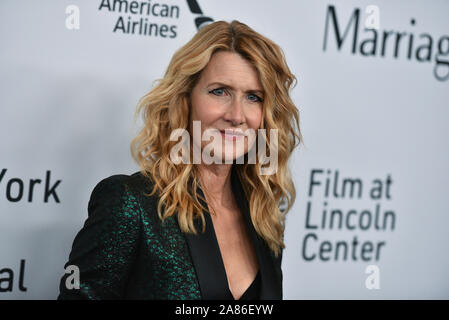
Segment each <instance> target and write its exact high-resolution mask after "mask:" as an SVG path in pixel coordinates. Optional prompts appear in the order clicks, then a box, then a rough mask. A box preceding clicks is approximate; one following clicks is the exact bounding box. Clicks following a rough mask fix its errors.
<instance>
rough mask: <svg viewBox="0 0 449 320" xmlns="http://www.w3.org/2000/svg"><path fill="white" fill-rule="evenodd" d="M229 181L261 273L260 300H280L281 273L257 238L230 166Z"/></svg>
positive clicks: (237, 178)
mask: <svg viewBox="0 0 449 320" xmlns="http://www.w3.org/2000/svg"><path fill="white" fill-rule="evenodd" d="M232 168H233V169H232V173H231V181H232V190H233V192H234V196H235V198H236V201H237V203H238V205H239V207H240V210H242V213H243V216H244V217H245V221H246V225H247V227H248V230H249V233H250V235H251V239H252V242H253V244H254V248H255V250H256V254H257V260H258V262H259V268H260V273H261V279H262V283H261V292H260V299H261V300H278V299H282V276H281V271H280V270H277V269H276V264H275V262H274V258H273V257H272V255H271V252H270V248H269V247H268V245H267V244H266V242H265V240H264V239H263V238H262V237H260V236H259V234H258V233H257V231H256V229H255V228H254V225H253V223H252V221H251V214H250V209H249V204H248V200H247V199H246V198H245V193H244V190H243V187H242V185H241V182H240V179H239V177H238V175H237V172H236V170H235V168H234V166H232Z"/></svg>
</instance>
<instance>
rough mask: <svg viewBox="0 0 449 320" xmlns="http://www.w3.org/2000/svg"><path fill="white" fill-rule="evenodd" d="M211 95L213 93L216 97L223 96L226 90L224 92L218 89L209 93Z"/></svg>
mask: <svg viewBox="0 0 449 320" xmlns="http://www.w3.org/2000/svg"><path fill="white" fill-rule="evenodd" d="M209 93H213V94H215V95H216V96H221V95H223V93H224V90H223V88H217V89H214V90H211V91H209Z"/></svg>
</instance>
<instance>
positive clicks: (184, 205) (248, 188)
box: [58, 21, 302, 299]
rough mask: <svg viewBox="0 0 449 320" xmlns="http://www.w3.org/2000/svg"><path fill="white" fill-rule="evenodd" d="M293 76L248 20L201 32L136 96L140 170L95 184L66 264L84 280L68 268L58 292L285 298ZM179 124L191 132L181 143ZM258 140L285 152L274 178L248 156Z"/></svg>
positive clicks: (295, 135)
mask: <svg viewBox="0 0 449 320" xmlns="http://www.w3.org/2000/svg"><path fill="white" fill-rule="evenodd" d="M295 80H296V78H295V77H294V75H293V74H292V73H291V72H290V70H289V68H288V66H287V64H286V62H285V58H284V55H283V53H282V50H281V49H280V48H279V47H278V46H277V45H276V44H275V43H273V42H272V41H270V40H269V39H267V38H265V37H264V36H262V35H260V34H258V33H256V32H255V31H253V30H252V29H251V28H249V27H248V26H247V25H245V24H243V23H240V22H238V21H232V22H231V23H227V22H224V21H218V22H215V23H212V24H209V25H207V26H205V27H203V28H201V29H200V30H199V31H198V33H197V34H196V35H195V36H194V37H193V38H192V39H191V40H190V41H189V42H188V43H187V44H185V45H184V46H183V47H182V48H181V49H179V50H178V51H177V52H176V53H175V54H174V56H173V58H172V60H171V62H170V64H169V66H168V68H167V71H166V73H165V75H164V77H163V79H161V80H160V82H159V83H158V84H157V86H156V87H154V88H153V89H152V90H151V91H150V92H149V93H148V94H146V95H145V96H144V97H143V98H142V99H141V100H140V101H139V106H138V109H137V112H136V115H137V114H139V113H140V112H141V111H143V119H144V128H143V129H142V130H141V131H140V132H139V134H138V135H137V136H136V137H135V138H134V139H133V141H132V143H131V152H132V155H133V157H134V159H135V160H136V162H137V163H139V165H140V167H141V170H140V171H138V172H136V173H134V174H132V175H113V176H110V177H108V178H105V179H103V180H102V181H100V182H99V183H98V184H97V185H96V186H95V188H94V190H93V191H92V194H91V198H90V201H89V205H88V212H89V216H88V218H87V220H86V222H85V224H84V226H83V228H82V229H81V231H80V232H79V233H78V234H77V236H76V237H75V240H74V242H73V247H72V251H71V253H70V256H69V261H68V262H67V264H66V265H65V266H66V267H67V266H69V265H75V266H77V267H78V268H79V270H80V288H79V289H68V288H67V286H66V280H67V276H68V275H65V276H64V277H63V278H62V279H61V284H60V294H59V297H58V299H282V270H281V259H282V250H283V248H284V247H285V246H284V243H283V232H284V220H285V214H286V212H288V210H290V208H291V206H292V204H293V202H294V200H295V188H294V185H293V183H292V179H291V176H290V173H289V170H288V166H287V162H288V159H289V157H290V155H291V153H292V151H293V149H294V148H295V147H296V146H297V145H298V143H299V142H301V141H302V136H301V133H300V130H299V116H298V110H297V109H296V107H295V105H294V104H293V102H292V100H291V98H290V96H289V91H290V89H291V87H292V85H293V82H294V81H295ZM198 124H199V125H200V128H199V127H198ZM175 129H185V131H184V133H185V132H187V133H188V134H189V139H187V140H183V143H182V144H180V143H178V139H173V132H174V131H175ZM259 129H260V130H259ZM195 130H196V131H195ZM198 130H199V131H198ZM262 130H266V131H265V133H266V134H265V133H264V132H263V131H262ZM270 131H272V132H277V135H274V136H273V135H271V132H270ZM251 132H256V135H252V134H251ZM199 133H200V136H201V137H204V136H203V134H205V133H209V134H211V135H210V136H209V139H204V140H201V138H200V139H196V138H195V137H196V136H198V134H199ZM206 137H207V136H206ZM211 137H213V138H211ZM273 137H275V138H277V141H274V138H273ZM221 138H223V139H221ZM256 138H257V139H256ZM256 140H257V143H256ZM234 142H235V146H234ZM226 144H227V145H228V146H229V145H230V144H231V145H232V146H233V148H231V149H229V148H228V149H226V147H225V145H226ZM180 145H181V146H182V148H181V151H182V152H188V153H187V157H186V156H185V154H184V155H183V157H182V161H179V160H180V159H181V158H180V157H178V158H176V157H174V155H176V154H177V155H178V156H179V152H178V153H177V152H174V150H178V151H179V148H178V149H176V148H175V147H179V146H180ZM190 145H192V148H191V149H190V148H189V146H190ZM273 146H274V147H275V148H273ZM211 147H212V150H213V152H212V154H211V153H207V152H206V153H207V154H208V155H209V156H210V157H209V160H208V161H199V162H198V161H197V160H198V158H196V160H195V157H198V155H201V156H202V157H200V158H201V159H200V160H203V158H204V156H205V154H204V152H203V151H205V150H209V151H210V150H211ZM207 148H209V149H207ZM254 148H257V150H258V152H259V150H265V149H264V148H270V149H269V150H270V156H271V153H272V152H275V154H277V158H276V159H275V160H276V161H277V162H276V164H277V166H276V168H275V170H272V172H271V173H270V174H261V172H262V170H261V169H262V167H263V164H265V163H262V161H260V159H256V161H252V162H251V161H250V160H251V159H250V157H249V154H250V152H249V151H251V150H255V149H254ZM217 150H218V151H217ZM276 152H277V153H276ZM252 154H253V153H252ZM210 159H212V160H214V161H212V162H211V161H210ZM238 159H240V160H244V161H243V163H240V164H239V161H237V160H238ZM221 160H223V161H221ZM245 161H246V162H245ZM223 162H224V163H223ZM233 162H235V163H233ZM240 162H241V161H240ZM282 204H287V208H286V210H284V211H282V210H281V209H280V206H281V205H282Z"/></svg>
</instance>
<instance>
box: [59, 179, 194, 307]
mask: <svg viewBox="0 0 449 320" xmlns="http://www.w3.org/2000/svg"><path fill="white" fill-rule="evenodd" d="M150 190H151V184H150V182H149V181H148V179H147V178H145V177H144V176H143V175H142V174H141V173H140V172H136V173H134V174H132V175H113V176H110V177H108V178H105V179H103V180H101V181H100V182H99V183H98V184H97V185H96V186H95V188H94V190H93V191H92V194H91V197H90V200H89V204H88V218H87V219H86V221H85V223H84V226H83V228H82V229H81V230H80V231H79V232H78V234H77V235H76V237H75V239H74V241H73V245H72V250H71V252H70V255H69V259H68V261H67V263H66V264H65V266H64V267H65V268H66V267H67V266H69V265H76V266H77V267H78V268H79V270H80V289H68V288H66V285H65V283H66V278H67V277H68V276H69V275H68V274H64V275H63V276H62V278H61V281H60V286H59V289H60V293H59V296H58V299H177V300H178V299H180V300H184V299H201V292H200V288H199V283H198V279H197V277H196V274H195V269H194V267H193V263H192V260H191V257H190V255H189V250H188V247H187V244H186V242H185V238H184V235H183V233H182V231H181V230H180V228H179V226H178V223H177V220H176V218H175V217H174V216H173V217H170V218H168V219H167V220H165V222H164V223H162V221H161V220H160V219H159V216H158V215H157V201H158V198H157V197H156V196H151V197H148V196H145V195H144V194H143V193H144V192H145V193H148V192H149V191H150Z"/></svg>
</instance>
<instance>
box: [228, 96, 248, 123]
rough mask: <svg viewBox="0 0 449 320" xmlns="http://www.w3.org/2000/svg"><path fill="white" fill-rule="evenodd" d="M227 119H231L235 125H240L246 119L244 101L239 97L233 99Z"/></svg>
mask: <svg viewBox="0 0 449 320" xmlns="http://www.w3.org/2000/svg"><path fill="white" fill-rule="evenodd" d="M225 120H227V121H231V122H232V124H233V125H235V126H238V125H240V124H241V123H243V122H244V121H245V115H244V113H243V105H242V101H241V99H240V98H238V97H234V98H233V99H232V102H231V105H230V108H229V110H228V112H227V113H226V115H225Z"/></svg>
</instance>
